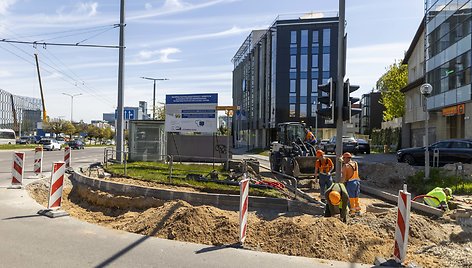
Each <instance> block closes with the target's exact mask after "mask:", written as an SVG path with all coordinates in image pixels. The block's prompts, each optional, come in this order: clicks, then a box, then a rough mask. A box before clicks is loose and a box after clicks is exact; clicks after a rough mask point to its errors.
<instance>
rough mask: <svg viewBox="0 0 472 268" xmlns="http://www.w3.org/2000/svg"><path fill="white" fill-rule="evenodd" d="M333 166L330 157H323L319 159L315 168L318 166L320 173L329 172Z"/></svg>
mask: <svg viewBox="0 0 472 268" xmlns="http://www.w3.org/2000/svg"><path fill="white" fill-rule="evenodd" d="M333 166H334V164H333V161H331V159H329V158H323V161H322V160H321V159H317V160H316V162H315V169H316V168H318V171H319V172H320V173H328V172H329V171H330V170H331V169H332V168H333Z"/></svg>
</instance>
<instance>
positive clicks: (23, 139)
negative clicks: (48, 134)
mask: <svg viewBox="0 0 472 268" xmlns="http://www.w3.org/2000/svg"><path fill="white" fill-rule="evenodd" d="M37 142H38V141H37V140H36V138H35V137H34V136H23V137H20V139H19V140H18V141H17V142H16V143H17V144H34V143H37Z"/></svg>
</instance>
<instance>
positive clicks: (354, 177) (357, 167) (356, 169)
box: [344, 161, 360, 181]
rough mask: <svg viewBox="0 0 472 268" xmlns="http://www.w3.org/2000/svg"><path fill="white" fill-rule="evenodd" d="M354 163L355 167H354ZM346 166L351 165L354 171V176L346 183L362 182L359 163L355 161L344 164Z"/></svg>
mask: <svg viewBox="0 0 472 268" xmlns="http://www.w3.org/2000/svg"><path fill="white" fill-rule="evenodd" d="M353 163H354V165H353ZM344 165H345V166H347V165H349V166H350V167H351V168H352V170H353V173H352V176H351V177H350V178H348V179H346V181H350V180H360V177H359V166H358V164H357V162H355V161H350V162H349V163H347V164H344Z"/></svg>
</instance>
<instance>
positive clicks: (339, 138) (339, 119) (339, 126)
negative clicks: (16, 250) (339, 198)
mask: <svg viewBox="0 0 472 268" xmlns="http://www.w3.org/2000/svg"><path fill="white" fill-rule="evenodd" d="M345 8H346V0H339V29H338V79H337V91H336V108H335V109H336V110H337V115H336V159H339V158H340V157H341V155H342V153H343V133H344V129H343V128H344V124H343V98H344V96H343V95H344V90H343V85H344V70H345V69H346V68H345V64H346V60H345V59H344V56H345V55H344V23H345V21H346V20H345V13H346V10H345ZM335 180H336V182H339V181H341V165H340V163H337V165H336V179H335Z"/></svg>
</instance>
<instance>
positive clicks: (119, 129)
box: [116, 0, 125, 163]
mask: <svg viewBox="0 0 472 268" xmlns="http://www.w3.org/2000/svg"><path fill="white" fill-rule="evenodd" d="M119 47H120V48H119V53H118V54H119V58H118V107H117V120H116V160H118V162H119V163H123V151H124V150H123V149H124V144H123V143H124V129H123V121H124V118H123V113H124V107H123V105H124V88H123V84H124V59H125V0H121V5H120V44H119Z"/></svg>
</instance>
